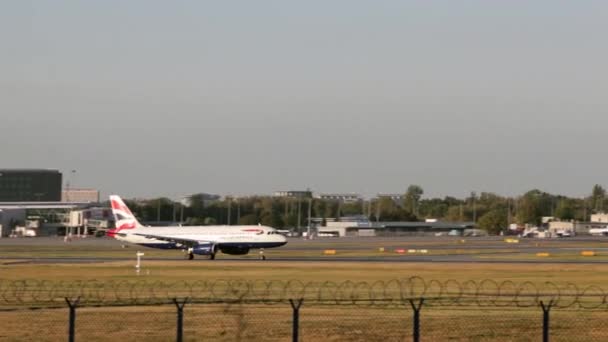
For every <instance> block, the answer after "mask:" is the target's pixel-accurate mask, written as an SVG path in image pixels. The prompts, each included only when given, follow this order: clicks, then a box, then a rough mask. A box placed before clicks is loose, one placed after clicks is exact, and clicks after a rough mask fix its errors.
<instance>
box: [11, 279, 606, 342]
mask: <svg viewBox="0 0 608 342" xmlns="http://www.w3.org/2000/svg"><path fill="white" fill-rule="evenodd" d="M85 283H86V284H88V285H89V286H88V287H86V286H85V287H83V286H80V287H79V286H76V283H61V285H62V286H63V285H67V286H66V287H62V286H60V285H59V284H51V283H48V282H45V283H44V284H43V285H44V286H42V287H36V286H34V283H32V282H19V283H18V284H17V283H11V282H0V299H1V301H0V322H1V324H0V326H1V327H2V329H0V340H1V341H29V340H36V341H65V340H68V341H76V340H78V341H81V340H86V341H112V340H128V341H175V340H177V341H205V340H213V341H404V340H405V341H421V340H422V341H548V340H549V339H550V340H551V341H606V340H608V329H606V327H604V325H605V324H606V323H604V322H607V320H606V318H608V303H607V302H606V297H605V295H604V292H603V290H602V289H601V288H598V287H585V288H578V287H575V286H573V285H572V284H563V285H559V284H547V283H544V284H541V285H534V284H531V283H523V284H515V283H510V282H505V283H500V284H498V283H496V282H493V281H491V280H484V281H482V282H465V283H457V282H455V281H444V282H439V281H434V280H431V281H424V280H422V279H420V278H408V279H405V280H399V281H397V280H395V281H390V282H382V283H369V284H367V283H352V282H344V283H339V284H335V283H314V284H313V283H306V284H304V283H301V282H284V283H283V282H280V283H276V282H248V281H217V282H212V283H208V284H207V285H209V286H210V287H209V286H207V287H205V288H206V289H207V290H205V291H198V292H197V291H194V290H193V289H194V288H198V289H199V290H200V289H202V288H203V287H202V286H201V284H197V285H196V286H194V285H193V284H188V283H180V285H179V286H178V285H174V286H166V284H165V285H162V284H160V283H149V284H144V283H133V284H131V285H129V286H126V285H125V284H124V283H123V284H121V285H120V286H119V287H112V286H108V285H105V287H103V288H102V287H96V288H97V291H91V288H92V287H91V286H90V285H91V284H93V283H95V282H94V281H89V282H85ZM23 284H27V286H25V287H24V286H22V285H23ZM78 284H80V285H83V283H82V282H79V283H78ZM97 284H98V285H100V284H101V283H97ZM261 284H264V286H262V285H261ZM379 284H381V285H382V286H380V285H379ZM413 284H415V286H412V285H413ZM473 284H476V286H473ZM38 285H40V284H38ZM279 285H282V286H279ZM398 285H399V286H398ZM76 288H78V289H79V290H78V291H76V290H75V289H76ZM210 288H212V289H213V290H209V289H210ZM101 289H103V290H101ZM109 289H112V291H108V290H109ZM123 289H130V290H129V291H124V290H123ZM136 289H137V290H136ZM549 290H551V291H549ZM110 293H112V294H113V295H112V296H109V294H110ZM127 293H129V294H130V295H127ZM144 293H148V294H154V295H153V296H152V297H151V298H146V297H145V296H144V295H143V294H144ZM175 293H180V294H188V296H174V297H171V296H172V295H174V294H175ZM196 293H198V294H199V295H200V294H205V295H204V296H202V295H200V296H198V297H197V296H192V295H193V294H196ZM210 293H213V295H210ZM61 294H64V295H65V294H79V295H77V296H75V297H68V296H65V297H63V298H61V301H59V299H58V298H59V297H58V296H60V295H61ZM421 294H422V295H421ZM87 295H89V297H87ZM298 295H299V296H298ZM413 295H417V296H413Z"/></svg>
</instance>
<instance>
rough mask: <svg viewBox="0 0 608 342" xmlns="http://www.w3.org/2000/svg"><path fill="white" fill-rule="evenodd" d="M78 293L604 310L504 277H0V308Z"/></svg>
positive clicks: (578, 296)
mask: <svg viewBox="0 0 608 342" xmlns="http://www.w3.org/2000/svg"><path fill="white" fill-rule="evenodd" d="M78 297H79V298H80V303H81V305H145V304H159V303H167V302H169V301H170V300H171V299H172V298H186V297H187V298H189V300H190V301H191V302H200V303H213V302H216V303H237V302H239V303H247V302H252V303H253V302H255V303H267V304H272V303H278V302H286V301H288V300H289V299H294V298H303V299H304V300H305V301H306V302H307V303H318V304H343V305H362V306H387V305H405V304H408V301H409V300H416V299H419V298H424V299H425V306H441V307H445V306H476V307H532V306H537V305H538V304H539V303H540V302H541V301H543V302H545V303H549V302H551V303H552V304H553V307H556V308H581V309H608V305H607V303H608V292H607V291H605V290H604V289H602V288H600V287H598V286H585V287H579V286H577V285H576V284H573V283H563V284H559V283H554V282H544V283H539V284H537V283H533V282H521V283H516V282H513V281H510V280H506V281H500V282H498V281H495V280H492V279H484V280H481V281H475V280H468V281H457V280H453V279H452V280H435V279H433V280H425V279H423V278H420V277H410V278H404V279H393V280H387V281H374V282H362V281H348V280H347V281H343V282H332V281H326V282H303V281H299V280H289V281H279V280H221V279H218V280H201V281H177V282H163V281H145V280H143V281H126V280H125V281H107V280H83V281H48V280H34V279H29V280H1V279H0V305H2V306H34V305H53V304H59V303H63V302H64V300H65V298H78Z"/></svg>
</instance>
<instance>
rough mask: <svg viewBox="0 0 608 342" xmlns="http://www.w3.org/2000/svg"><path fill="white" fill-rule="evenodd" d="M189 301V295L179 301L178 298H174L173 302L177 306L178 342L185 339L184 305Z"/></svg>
mask: <svg viewBox="0 0 608 342" xmlns="http://www.w3.org/2000/svg"><path fill="white" fill-rule="evenodd" d="M187 302H188V297H186V298H184V300H183V301H181V302H180V301H178V300H177V298H173V303H174V304H175V307H177V338H176V340H177V342H182V341H183V340H184V306H185V305H186V303H187Z"/></svg>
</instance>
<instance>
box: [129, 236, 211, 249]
mask: <svg viewBox="0 0 608 342" xmlns="http://www.w3.org/2000/svg"><path fill="white" fill-rule="evenodd" d="M134 235H139V236H143V237H146V238H148V239H156V240H161V241H167V242H174V243H177V244H180V245H183V246H187V247H196V246H199V245H210V244H215V241H211V240H194V239H186V238H183V237H179V236H170V235H154V234H141V233H135V234H134Z"/></svg>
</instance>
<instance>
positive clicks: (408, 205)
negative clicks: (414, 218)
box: [403, 184, 424, 215]
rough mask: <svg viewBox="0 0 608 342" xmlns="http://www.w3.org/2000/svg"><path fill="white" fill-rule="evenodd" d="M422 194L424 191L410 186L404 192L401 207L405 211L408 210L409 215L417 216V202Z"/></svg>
mask: <svg viewBox="0 0 608 342" xmlns="http://www.w3.org/2000/svg"><path fill="white" fill-rule="evenodd" d="M422 194H424V190H423V189H422V187H421V186H419V185H414V184H412V185H410V186H409V187H408V188H407V191H406V192H405V196H404V199H403V207H404V208H405V210H408V211H409V212H410V213H412V214H414V215H417V214H418V202H419V201H420V198H421V197H422Z"/></svg>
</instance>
